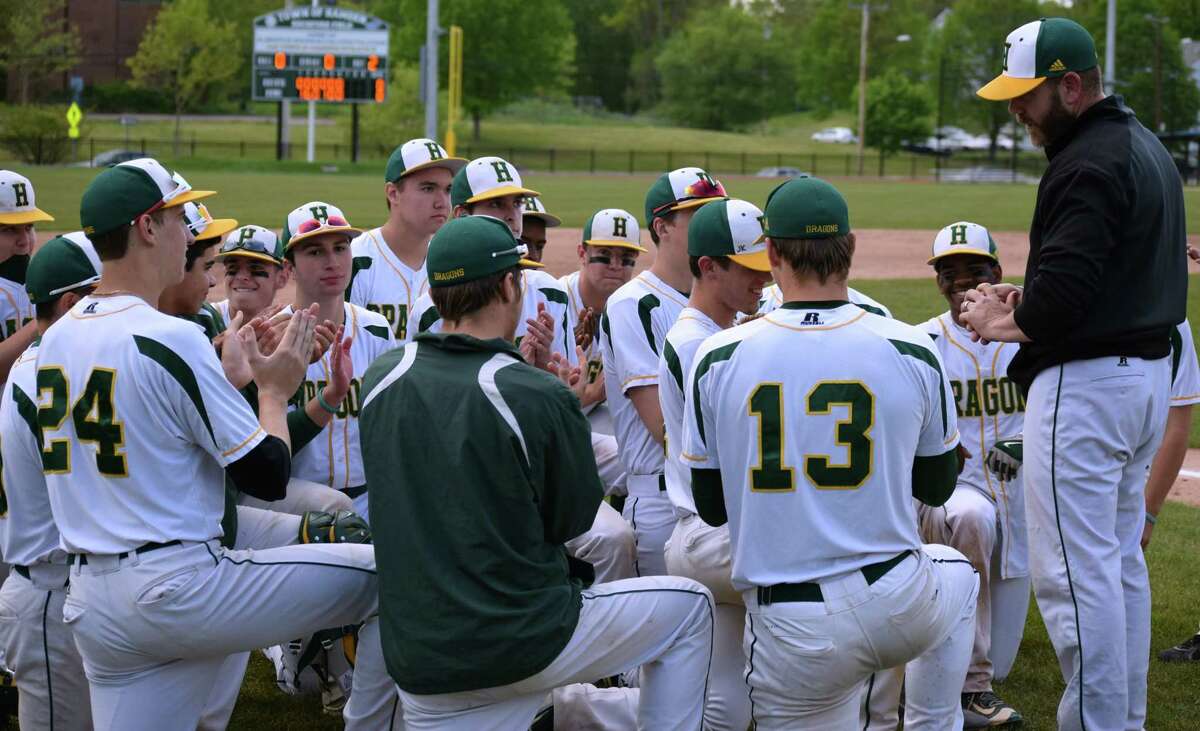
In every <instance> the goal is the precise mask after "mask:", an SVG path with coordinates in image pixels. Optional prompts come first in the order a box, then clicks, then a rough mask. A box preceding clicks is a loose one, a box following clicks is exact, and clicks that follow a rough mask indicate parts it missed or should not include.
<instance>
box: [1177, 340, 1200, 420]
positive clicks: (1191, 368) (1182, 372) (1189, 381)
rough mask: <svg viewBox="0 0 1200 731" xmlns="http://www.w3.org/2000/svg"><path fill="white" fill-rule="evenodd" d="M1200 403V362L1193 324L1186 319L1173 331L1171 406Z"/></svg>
mask: <svg viewBox="0 0 1200 731" xmlns="http://www.w3.org/2000/svg"><path fill="white" fill-rule="evenodd" d="M1195 403H1200V364H1197V362H1196V345H1195V344H1194V343H1193V342H1192V326H1191V325H1190V324H1188V321H1187V320H1186V319H1185V320H1184V321H1183V322H1181V323H1179V324H1178V325H1176V326H1175V329H1174V330H1173V331H1172V332H1171V406H1187V405H1188V404H1195Z"/></svg>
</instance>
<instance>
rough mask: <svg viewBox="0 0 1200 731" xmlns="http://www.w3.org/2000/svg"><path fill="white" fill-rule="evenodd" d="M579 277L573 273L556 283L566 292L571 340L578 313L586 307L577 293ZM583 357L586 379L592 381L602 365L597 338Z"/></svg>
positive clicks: (577, 273)
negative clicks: (585, 363) (585, 366)
mask: <svg viewBox="0 0 1200 731" xmlns="http://www.w3.org/2000/svg"><path fill="white" fill-rule="evenodd" d="M579 276H580V275H579V272H578V271H574V272H571V273H570V274H568V275H566V276H564V277H559V278H558V283H559V284H560V285H562V288H563V289H565V290H566V291H567V332H568V333H569V334H570V337H571V339H572V340H574V338H575V328H576V327H578V326H579V312H580V311H581V310H582V309H583V308H584V307H587V305H585V304H584V303H583V294H582V293H580V291H579ZM583 357H584V359H585V360H586V361H587V366H588V368H587V373H588V379H589V380H591V379H594V378H595V377H596V376H597V375H599V373H600V368H601V366H602V364H603V363H602V361H601V358H600V345H599V338H592V342H590V343H588V347H587V350H585V351H584V353H583Z"/></svg>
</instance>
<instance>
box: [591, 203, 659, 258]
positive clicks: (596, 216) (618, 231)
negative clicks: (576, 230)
mask: <svg viewBox="0 0 1200 731" xmlns="http://www.w3.org/2000/svg"><path fill="white" fill-rule="evenodd" d="M583 243H584V244H585V245H587V246H615V247H617V248H618V249H633V250H634V251H645V249H644V248H642V232H641V229H639V228H638V222H637V217H636V216H634V215H633V214H632V213H630V212H629V211H626V210H623V209H620V208H604V209H601V210H599V211H596V212H595V213H593V214H592V217H591V218H589V219H588V220H587V223H585V224H584V225H583Z"/></svg>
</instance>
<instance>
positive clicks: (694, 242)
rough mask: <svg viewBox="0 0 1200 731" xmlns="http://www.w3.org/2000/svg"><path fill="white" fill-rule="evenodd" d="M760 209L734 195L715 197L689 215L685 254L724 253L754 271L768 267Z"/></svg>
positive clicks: (706, 254) (767, 270)
mask: <svg viewBox="0 0 1200 731" xmlns="http://www.w3.org/2000/svg"><path fill="white" fill-rule="evenodd" d="M762 221H763V212H762V211H761V210H759V208H758V206H756V205H754V204H753V203H750V202H748V201H744V200H738V199H737V198H729V199H727V200H720V201H714V202H712V203H710V204H708V205H706V206H704V207H703V208H701V209H700V210H698V211H696V214H695V215H694V216H692V221H691V223H689V224H688V256H713V257H716V256H727V257H729V258H730V259H732V260H733V261H734V262H736V263H737V264H740V265H742V266H744V267H746V268H747V269H753V270H754V271H756V272H769V271H771V263H770V262H769V261H768V260H767V241H766V237H765V236H764V235H763V226H762Z"/></svg>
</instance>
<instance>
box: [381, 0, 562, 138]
mask: <svg viewBox="0 0 1200 731" xmlns="http://www.w3.org/2000/svg"><path fill="white" fill-rule="evenodd" d="M368 7H369V9H370V12H373V13H375V14H376V15H378V16H379V17H380V18H383V19H384V20H388V21H389V22H391V23H393V26H392V47H393V48H395V49H404V52H403V53H402V54H401V53H399V52H398V53H397V54H396V55H394V56H393V61H392V63H393V64H398V63H402V62H404V61H408V62H410V63H415V62H416V61H417V57H418V49H419V48H420V46H421V45H422V44H423V43H424V42H425V0H376V2H373V3H371V4H370V5H369V6H368ZM439 13H440V15H441V17H440V19H439V23H440V24H441V25H442V27H445V28H449V27H450V26H452V25H457V26H461V27H462V29H463V108H464V109H465V110H466V111H467V113H469V114H470V115H471V119H472V122H473V125H474V135H475V139H479V125H480V121H481V119H482V118H483V116H484V115H485V114H487V113H489V112H491V111H494V110H495V109H497V108H498V107H501V106H503V105H505V104H508V103H510V102H513V101H515V100H517V99H520V98H522V97H526V96H536V95H543V96H554V95H559V94H563V93H565V92H566V91H567V90H569V89H570V88H571V83H572V80H573V78H574V68H573V65H572V64H573V61H574V58H575V35H574V33H573V32H572V24H571V17H570V15H569V14H568V13H567V9H566V8H565V7H564V6H563V4H562V3H561V2H558V0H454V2H442V3H440V4H439ZM441 48H442V49H445V48H446V43H445V42H444V41H443V43H442V44H441ZM439 70H440V71H441V73H442V77H443V78H445V70H446V61H445V53H444V51H443V53H442V56H441V61H440V62H439Z"/></svg>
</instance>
